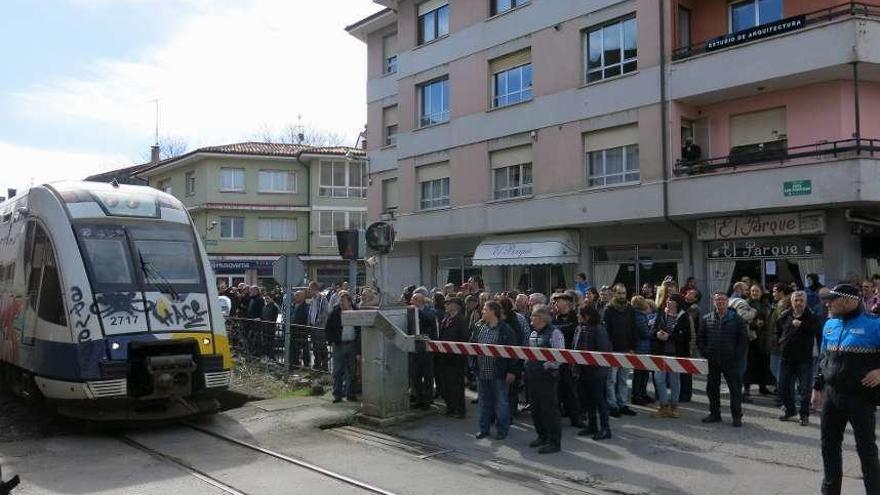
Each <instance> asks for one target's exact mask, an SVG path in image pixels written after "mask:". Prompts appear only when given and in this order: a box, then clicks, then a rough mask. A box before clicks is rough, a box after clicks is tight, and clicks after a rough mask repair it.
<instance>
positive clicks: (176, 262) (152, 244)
mask: <svg viewBox="0 0 880 495" xmlns="http://www.w3.org/2000/svg"><path fill="white" fill-rule="evenodd" d="M127 230H128V233H129V236H130V237H131V239H132V241H133V242H134V247H135V253H137V256H139V257H140V258H141V259H142V260H143V262H144V265H145V266H144V267H143V268H142V271H143V276H144V278H145V282H146V283H147V285H148V287H147V290H153V291H155V290H157V289H159V287H157V286H160V285H162V284H173V285H174V286H175V287H178V288H180V289H181V290H195V288H196V287H201V286H203V284H202V280H203V279H202V273H201V270H200V269H199V261H198V257H197V256H198V251H196V249H195V248H194V244H193V235H192V231H191V230H189V228H188V227H185V226H170V227H169V226H157V225H139V226H135V225H132V226H130V227H127ZM138 261H139V260H138ZM136 265H137V266H138V267H140V265H139V264H138V263H136Z"/></svg>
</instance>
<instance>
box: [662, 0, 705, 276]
mask: <svg viewBox="0 0 880 495" xmlns="http://www.w3.org/2000/svg"><path fill="white" fill-rule="evenodd" d="M665 3H666V0H658V1H657V4H658V6H659V7H660V132H661V141H662V144H661V145H660V147H661V153H662V155H663V157H662V159H661V166H662V168H663V220H665V221H666V222H667V223H669V224H670V225H672V226H673V227H675V228H677V229H678V230H680V231H681V232H682V233H683V234H684V235H685V238H686V239H687V244H688V254H689V255H690V256H689V257H688V268H689V270H688V276H691V277H695V276H696V274H695V273H694V242H693V239H694V238H693V234H691V231H690V230H688V229H686V228H684V226H682V225H681V224H680V223H678V222H676V221H675V220H673V219H672V218H671V217H670V216H669V101H668V99H669V96H668V94H667V93H668V91H667V88H666V15H665V12H666V8H665V5H664V4H665Z"/></svg>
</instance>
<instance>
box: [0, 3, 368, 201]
mask: <svg viewBox="0 0 880 495" xmlns="http://www.w3.org/2000/svg"><path fill="white" fill-rule="evenodd" d="M3 7H4V9H3V10H4V12H3V16H0V63H2V67H3V69H2V76H0V196H5V195H6V189H7V188H17V189H19V190H23V189H24V188H26V187H27V186H29V185H30V184H32V183H33V184H41V183H45V182H52V181H56V180H67V179H83V178H85V177H86V176H88V175H91V174H94V173H99V172H104V171H108V170H113V169H116V168H122V167H126V166H131V165H134V164H138V163H142V162H144V161H147V160H148V159H149V148H150V145H151V144H153V142H154V140H155V138H154V133H155V125H156V103H155V101H156V100H158V102H159V134H160V137H162V136H168V137H170V138H173V139H176V140H183V141H184V142H185V143H186V144H187V146H188V148H189V149H195V148H198V147H200V146H210V145H218V144H227V143H234V142H239V141H250V140H258V139H259V136H260V135H261V134H262V133H263V132H264V131H265V130H267V129H268V130H275V131H280V130H281V129H282V128H283V127H285V126H287V125H290V124H296V123H298V122H300V123H302V124H303V125H308V126H311V127H314V128H318V129H322V130H326V131H328V132H335V133H338V134H340V135H342V136H344V137H347V136H351V138H350V141H351V143H346V144H348V145H350V146H352V145H354V144H355V142H356V139H357V135H358V132H359V131H360V130H361V129H362V128H363V126H364V124H365V123H366V97H365V94H366V90H365V87H366V46H365V45H364V44H363V43H361V42H360V41H358V40H357V39H355V38H353V37H351V36H349V35H348V34H347V33H346V32H345V30H344V28H345V26H346V25H349V24H352V23H354V22H356V21H358V20H360V19H362V18H364V17H366V16H368V15H370V14H372V13H373V12H376V11H378V10H380V8H381V7H380V6H378V5H376V4H374V3H373V2H372V1H371V0H3Z"/></svg>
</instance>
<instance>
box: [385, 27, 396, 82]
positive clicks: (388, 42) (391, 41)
mask: <svg viewBox="0 0 880 495" xmlns="http://www.w3.org/2000/svg"><path fill="white" fill-rule="evenodd" d="M382 60H383V64H384V67H383V69H382V72H383V73H384V74H394V73H396V72H397V33H394V34H389V35H388V36H386V37H384V38H382Z"/></svg>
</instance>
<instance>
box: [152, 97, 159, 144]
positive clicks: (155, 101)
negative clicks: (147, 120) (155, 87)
mask: <svg viewBox="0 0 880 495" xmlns="http://www.w3.org/2000/svg"><path fill="white" fill-rule="evenodd" d="M153 103H155V104H156V134H155V138H156V146H159V99H158V98H156V99H154V100H153Z"/></svg>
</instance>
